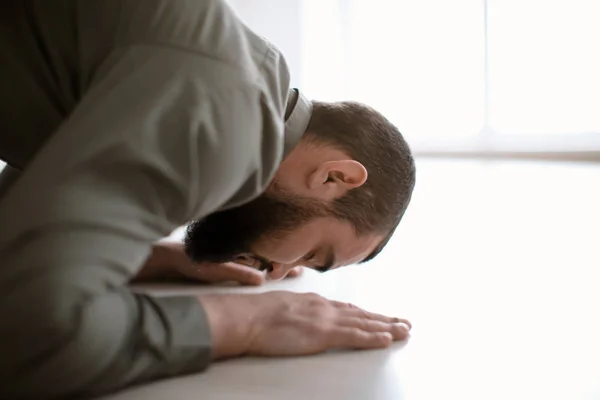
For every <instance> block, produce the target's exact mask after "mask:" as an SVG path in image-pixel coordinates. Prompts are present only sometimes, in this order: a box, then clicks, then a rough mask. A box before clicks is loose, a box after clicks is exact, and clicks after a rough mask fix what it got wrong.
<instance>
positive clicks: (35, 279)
mask: <svg viewBox="0 0 600 400" xmlns="http://www.w3.org/2000/svg"><path fill="white" fill-rule="evenodd" d="M95 76H96V78H95V79H94V82H92V84H91V87H90V90H89V91H88V92H87V94H86V95H85V97H84V98H83V100H82V101H81V102H80V104H79V105H78V107H77V108H76V109H75V110H74V112H73V113H72V114H71V115H70V117H69V118H68V119H67V120H66V121H65V123H63V125H62V126H61V127H60V128H59V130H58V131H57V132H56V133H55V134H54V136H53V138H52V139H51V140H50V141H49V142H48V143H47V144H46V145H45V147H44V148H43V149H42V150H41V151H40V153H39V154H38V155H37V156H36V158H35V160H34V161H33V162H32V163H31V164H30V165H29V166H28V168H27V170H26V171H25V172H24V174H23V175H22V177H21V178H20V179H19V180H18V181H17V182H16V183H15V185H14V186H13V187H12V188H11V191H10V192H9V193H8V194H7V195H6V196H5V197H4V198H3V199H2V200H1V202H0V221H1V223H0V260H1V261H0V264H1V265H0V292H1V293H2V296H1V297H0V321H1V324H2V329H0V354H1V356H0V398H11V399H20V398H27V399H33V398H44V399H50V398H63V397H68V398H71V397H73V398H82V397H84V396H89V395H97V394H101V393H106V392H109V391H113V390H115V389H118V388H121V387H123V386H126V385H130V384H132V383H138V382H142V381H147V380H151V379H157V378H160V377H167V376H172V375H178V374H184V373H189V372H194V371H199V370H202V369H203V368H205V367H206V366H207V364H208V363H209V361H210V357H211V355H210V342H211V338H210V330H209V327H208V325H207V320H206V316H205V314H204V312H203V309H202V307H201V305H200V303H199V302H198V300H197V299H196V298H195V297H170V298H154V297H151V296H147V295H141V294H134V293H132V292H131V291H129V290H128V288H127V286H126V283H127V282H128V281H129V279H130V278H131V276H133V275H134V274H135V272H136V271H137V270H138V269H139V268H140V266H141V265H142V263H143V262H144V260H145V259H146V257H147V256H148V254H149V251H150V248H151V244H152V243H153V242H154V241H156V240H157V239H160V238H162V237H165V236H167V235H169V233H170V232H171V231H172V230H173V229H175V228H176V227H178V226H181V225H182V224H184V223H185V222H187V221H189V220H190V219H193V218H199V217H202V216H204V215H207V214H209V213H210V212H212V211H214V210H216V209H217V208H219V207H220V206H222V205H223V204H226V203H227V202H228V201H229V200H230V199H235V198H240V196H241V194H240V191H243V192H244V193H243V194H244V196H245V197H252V196H254V195H256V194H258V193H259V192H260V191H261V190H262V188H263V187H264V185H265V184H266V183H267V182H268V180H269V179H270V177H271V174H272V172H273V171H274V169H275V164H276V163H277V161H278V157H279V156H277V155H276V154H275V155H274V153H273V151H275V150H274V149H276V148H278V147H281V146H280V142H281V138H280V135H281V132H282V129H283V127H282V122H281V121H283V115H281V114H282V112H280V111H279V110H282V109H283V108H284V105H282V104H270V103H269V98H268V96H266V95H265V93H263V92H261V90H260V89H259V88H258V86H256V85H254V83H253V82H252V81H251V80H249V79H248V77H247V74H245V73H244V72H243V71H240V70H238V69H237V68H236V67H235V66H231V65H228V64H224V63H222V62H219V61H217V60H214V59H208V58H205V57H202V56H201V55H198V54H194V53H189V52H186V51H182V50H177V49H171V48H160V47H150V46H135V47H129V48H124V49H120V50H118V51H115V52H114V53H113V54H111V56H110V57H108V59H107V60H106V61H105V62H104V63H103V64H102V65H101V66H100V67H99V69H98V71H97V73H96V75H95ZM266 153H268V154H266ZM265 160H267V161H265ZM66 377H68V379H65V378H66Z"/></svg>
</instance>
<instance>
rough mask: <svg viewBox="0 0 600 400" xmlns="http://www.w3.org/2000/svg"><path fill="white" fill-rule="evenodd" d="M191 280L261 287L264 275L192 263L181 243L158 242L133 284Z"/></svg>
mask: <svg viewBox="0 0 600 400" xmlns="http://www.w3.org/2000/svg"><path fill="white" fill-rule="evenodd" d="M302 272H303V270H302V267H296V268H294V269H292V270H291V271H290V272H289V273H288V274H287V276H286V277H289V278H291V277H296V276H300V275H301V274H302ZM172 279H193V280H197V281H201V282H208V283H217V282H228V281H233V282H238V283H240V284H242V285H262V284H263V283H264V282H265V273H264V272H262V271H258V270H257V269H254V268H250V267H248V266H245V265H242V264H236V263H224V264H214V263H200V264H199V263H194V262H192V261H191V260H190V259H189V257H188V256H187V255H186V254H185V250H184V245H183V243H175V242H159V243H156V244H155V245H154V246H153V247H152V254H151V255H150V257H148V260H146V263H145V264H144V266H143V267H142V269H141V270H140V271H139V272H138V274H137V275H136V276H135V277H134V279H133V281H134V282H148V281H165V280H172Z"/></svg>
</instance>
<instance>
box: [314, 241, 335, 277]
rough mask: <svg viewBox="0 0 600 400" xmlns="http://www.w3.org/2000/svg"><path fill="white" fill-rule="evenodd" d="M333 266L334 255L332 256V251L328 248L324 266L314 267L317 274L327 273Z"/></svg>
mask: <svg viewBox="0 0 600 400" xmlns="http://www.w3.org/2000/svg"><path fill="white" fill-rule="evenodd" d="M334 265H335V254H333V249H332V248H331V247H330V248H329V253H328V254H327V258H326V259H325V265H323V266H322V267H314V269H315V270H317V271H319V272H327V271H329V270H330V269H331V268H332V267H333V266H334Z"/></svg>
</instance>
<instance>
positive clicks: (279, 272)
mask: <svg viewBox="0 0 600 400" xmlns="http://www.w3.org/2000/svg"><path fill="white" fill-rule="evenodd" d="M271 267H273V270H272V271H271V272H269V274H268V275H269V279H271V280H274V281H278V280H280V279H283V278H285V276H286V275H287V273H288V272H290V270H291V269H292V268H294V264H282V263H276V262H274V263H271Z"/></svg>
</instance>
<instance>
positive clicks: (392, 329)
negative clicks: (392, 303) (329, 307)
mask: <svg viewBox="0 0 600 400" xmlns="http://www.w3.org/2000/svg"><path fill="white" fill-rule="evenodd" d="M338 325H340V326H344V327H349V328H358V329H360V330H362V331H365V332H374V333H377V332H382V333H383V332H387V333H389V334H391V335H392V339H394V340H403V339H406V337H407V336H408V331H409V329H408V326H406V325H404V324H395V323H388V322H382V321H377V320H372V319H367V318H357V317H350V318H348V317H346V318H341V319H340V320H339V321H338Z"/></svg>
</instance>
